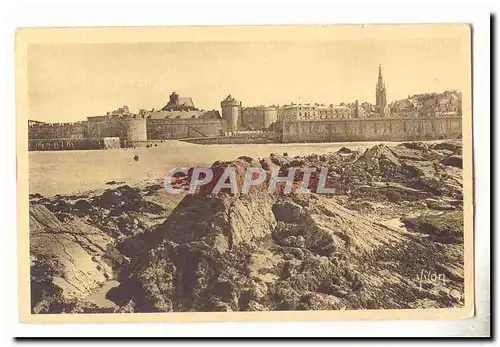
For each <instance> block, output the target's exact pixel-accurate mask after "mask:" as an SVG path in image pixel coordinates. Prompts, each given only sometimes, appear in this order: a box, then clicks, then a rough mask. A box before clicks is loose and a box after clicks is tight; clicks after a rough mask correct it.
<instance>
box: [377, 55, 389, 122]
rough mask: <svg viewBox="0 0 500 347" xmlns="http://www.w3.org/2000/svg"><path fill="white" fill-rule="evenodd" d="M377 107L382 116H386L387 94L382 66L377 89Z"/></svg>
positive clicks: (379, 67)
mask: <svg viewBox="0 0 500 347" xmlns="http://www.w3.org/2000/svg"><path fill="white" fill-rule="evenodd" d="M375 99H376V103H375V109H376V112H377V114H378V115H379V116H380V117H384V116H385V115H386V113H387V96H386V91H385V82H384V78H383V77H382V66H381V65H379V66H378V81H377V88H376V90H375Z"/></svg>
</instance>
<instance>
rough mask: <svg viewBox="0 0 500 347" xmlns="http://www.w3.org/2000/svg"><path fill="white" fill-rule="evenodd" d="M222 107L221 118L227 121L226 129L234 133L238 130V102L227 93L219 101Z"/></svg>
mask: <svg viewBox="0 0 500 347" xmlns="http://www.w3.org/2000/svg"><path fill="white" fill-rule="evenodd" d="M220 106H221V108H222V118H223V119H225V120H226V122H227V131H228V132H231V133H235V132H237V131H238V122H239V113H240V106H241V105H240V103H239V102H238V100H236V99H235V98H233V97H232V96H231V95H228V96H227V97H226V98H225V99H224V100H222V102H221V103H220Z"/></svg>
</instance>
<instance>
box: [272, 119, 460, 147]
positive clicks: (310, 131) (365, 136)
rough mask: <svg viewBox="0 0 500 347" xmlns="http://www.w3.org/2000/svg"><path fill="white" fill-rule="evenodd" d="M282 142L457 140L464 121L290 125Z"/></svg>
mask: <svg viewBox="0 0 500 347" xmlns="http://www.w3.org/2000/svg"><path fill="white" fill-rule="evenodd" d="M281 129H282V142H283V143H294V142H299V143H300V142H347V141H412V140H434V139H446V138H456V137H458V136H461V134H462V118H461V117H447V118H385V119H380V118H378V119H341V120H340V119H339V120H337V119H335V120H307V121H286V122H283V123H282V125H281Z"/></svg>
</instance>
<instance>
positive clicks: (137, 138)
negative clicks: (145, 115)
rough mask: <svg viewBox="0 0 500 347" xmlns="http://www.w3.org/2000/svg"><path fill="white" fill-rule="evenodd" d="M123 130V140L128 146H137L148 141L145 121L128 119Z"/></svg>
mask: <svg viewBox="0 0 500 347" xmlns="http://www.w3.org/2000/svg"><path fill="white" fill-rule="evenodd" d="M125 129H126V130H125V131H126V132H125V139H126V141H127V143H128V144H129V145H132V146H137V145H140V143H141V142H146V141H147V140H148V135H147V127H146V119H128V120H126V121H125Z"/></svg>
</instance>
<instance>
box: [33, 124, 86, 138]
mask: <svg viewBox="0 0 500 347" xmlns="http://www.w3.org/2000/svg"><path fill="white" fill-rule="evenodd" d="M85 123H86V122H77V123H47V124H42V125H34V126H28V138H29V139H84V138H85V137H86V135H85Z"/></svg>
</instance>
